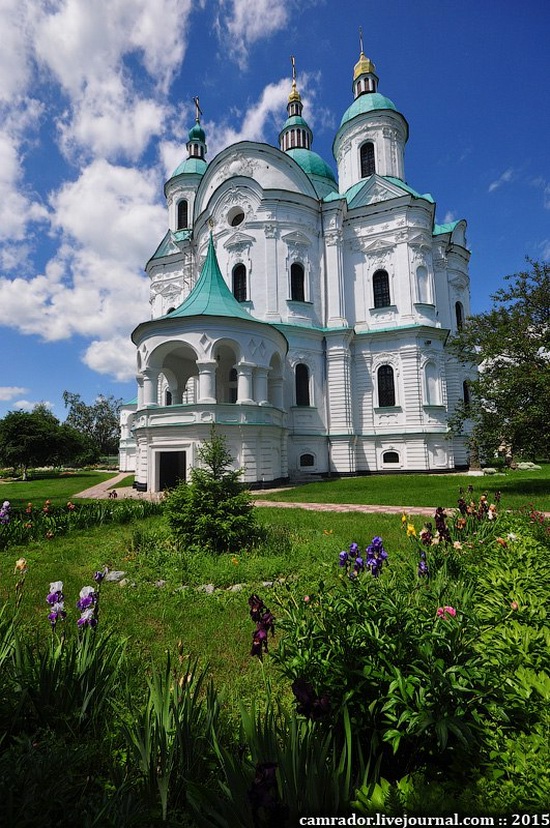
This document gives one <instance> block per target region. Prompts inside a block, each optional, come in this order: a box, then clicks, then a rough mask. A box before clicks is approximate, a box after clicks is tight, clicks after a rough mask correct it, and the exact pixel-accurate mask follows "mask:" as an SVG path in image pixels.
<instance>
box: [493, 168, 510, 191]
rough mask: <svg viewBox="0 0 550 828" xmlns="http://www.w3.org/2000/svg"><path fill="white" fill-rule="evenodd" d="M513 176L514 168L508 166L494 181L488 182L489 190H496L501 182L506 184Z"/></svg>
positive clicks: (500, 185)
mask: <svg viewBox="0 0 550 828" xmlns="http://www.w3.org/2000/svg"><path fill="white" fill-rule="evenodd" d="M513 178H514V170H513V168H512V167H509V168H508V169H507V170H505V171H504V172H503V173H502V175H500V176H499V177H498V178H497V179H496V180H495V181H493V182H491V184H489V192H490V193H493V192H494V191H495V190H498V188H499V187H502V185H503V184H508V183H509V182H510V181H512V179H513Z"/></svg>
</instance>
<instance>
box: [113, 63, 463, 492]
mask: <svg viewBox="0 0 550 828" xmlns="http://www.w3.org/2000/svg"><path fill="white" fill-rule="evenodd" d="M289 85H290V84H289ZM196 105H197V108H196V123H195V125H194V126H193V127H192V129H191V130H190V132H189V140H188V142H187V145H186V146H187V158H186V159H185V160H184V161H182V163H181V164H180V165H179V166H178V167H177V169H176V170H175V171H174V173H173V174H172V176H171V177H170V178H169V179H168V181H167V182H166V184H165V188H164V192H165V195H166V202H167V208H168V227H169V229H168V231H167V233H166V235H165V237H164V239H163V240H162V241H161V243H160V245H159V246H158V248H157V250H156V251H155V252H154V254H153V256H152V257H151V259H150V260H149V262H148V263H147V265H146V272H147V274H148V276H149V278H150V280H151V288H150V289H151V318H150V319H149V320H147V321H145V322H142V323H141V324H139V325H138V326H137V328H136V329H135V330H134V331H133V333H132V341H133V342H134V344H135V346H136V350H137V385H138V393H137V400H135V401H134V402H133V403H131V404H128V405H125V406H124V407H123V410H122V419H121V422H122V434H121V443H120V468H121V470H123V471H135V479H136V483H135V485H136V487H137V488H138V489H140V490H147V491H151V492H156V491H161V490H163V489H166V488H169V487H171V486H173V485H175V483H176V482H177V481H178V480H185V479H187V478H188V472H189V469H190V468H192V467H193V466H194V465H195V464H196V463H197V460H198V457H197V449H198V447H199V446H200V444H201V443H202V442H204V441H205V440H206V439H208V437H209V435H210V431H211V426H212V424H214V425H215V427H216V431H217V432H218V433H219V434H222V435H224V436H225V438H226V440H227V445H228V448H229V449H230V451H231V453H232V456H233V457H234V459H235V465H236V466H238V467H240V468H242V469H243V470H244V474H243V480H244V481H245V482H246V483H248V484H250V485H253V486H254V485H260V486H261V485H265V486H272V485H275V484H278V483H281V482H283V481H287V480H295V479H304V478H307V476H308V475H314V476H319V475H358V474H367V473H373V472H382V471H383V472H389V471H400V472H403V471H444V470H453V469H456V468H464V467H466V466H467V463H468V457H467V450H466V447H465V444H464V442H463V441H461V440H459V439H450V438H449V436H448V428H447V417H448V415H449V412H451V411H452V410H453V409H454V407H455V406H456V405H457V403H458V402H459V401H462V400H466V401H468V386H467V376H466V375H465V374H464V369H463V368H461V366H460V365H459V364H458V363H457V362H456V361H454V360H453V359H452V357H451V355H450V354H449V353H448V351H447V349H446V342H447V339H448V337H449V335H450V334H452V333H454V332H456V330H457V328H459V327H460V326H461V324H462V321H463V320H464V319H465V317H466V316H467V315H468V313H469V275H468V261H469V256H470V254H469V251H468V249H467V247H466V236H465V231H466V222H465V221H463V220H461V221H456V222H452V223H450V224H444V225H438V224H435V203H434V200H433V198H432V197H431V195H429V194H420V193H418V192H416V191H415V190H414V189H413V188H412V187H411V186H409V184H407V183H406V177H405V144H406V142H407V139H408V136H409V128H408V124H407V121H406V119H405V118H404V116H403V115H402V114H401V113H400V112H399V111H398V109H397V108H396V106H395V104H394V103H393V102H392V101H391V100H390V99H389V98H387V97H385V96H384V95H382V94H381V93H380V92H379V91H378V77H377V75H376V70H375V66H374V64H373V63H372V62H371V61H370V60H369V58H367V57H366V56H365V54H364V52H363V50H362V49H361V53H360V57H359V61H358V62H357V64H356V65H355V68H354V72H353V100H352V101H351V104H350V106H349V107H348V108H347V109H346V111H345V112H344V114H343V116H342V120H341V123H340V127H339V129H338V131H337V132H336V135H335V137H334V144H333V152H334V158H335V160H336V169H337V175H335V174H334V172H333V170H332V168H331V167H330V166H329V165H328V164H327V163H326V162H325V161H324V160H323V159H322V158H321V157H320V156H319V155H318V154H317V153H315V152H313V151H312V149H311V146H312V143H313V135H312V131H311V129H310V128H309V126H308V124H307V121H306V120H305V119H304V117H303V113H302V110H303V104H302V100H301V96H300V93H299V91H298V88H297V85H296V77H295V71H294V70H293V80H292V87H291V90H290V94H289V98H288V106H287V111H288V117H287V120H286V122H285V123H284V125H283V127H282V130H281V132H280V134H279V146H278V147H274V146H271V145H269V144H263V143H257V142H252V141H242V142H240V143H237V144H235V145H233V146H230V147H227V148H226V149H224V150H223V151H222V152H220V153H219V154H218V155H217V156H216V157H215V158H213V159H212V160H210V161H208V162H207V160H206V155H207V145H206V135H205V132H204V129H203V128H202V126H201V123H200V114H201V113H200V109H199V106H198V100H197V101H196ZM306 114H307V113H306Z"/></svg>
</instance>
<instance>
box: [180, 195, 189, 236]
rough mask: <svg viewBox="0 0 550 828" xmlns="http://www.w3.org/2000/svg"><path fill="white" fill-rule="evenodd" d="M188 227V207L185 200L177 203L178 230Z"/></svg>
mask: <svg viewBox="0 0 550 828" xmlns="http://www.w3.org/2000/svg"><path fill="white" fill-rule="evenodd" d="M188 226H189V216H188V205H187V201H186V199H185V198H182V200H181V201H180V202H178V230H185V228H186V227H188Z"/></svg>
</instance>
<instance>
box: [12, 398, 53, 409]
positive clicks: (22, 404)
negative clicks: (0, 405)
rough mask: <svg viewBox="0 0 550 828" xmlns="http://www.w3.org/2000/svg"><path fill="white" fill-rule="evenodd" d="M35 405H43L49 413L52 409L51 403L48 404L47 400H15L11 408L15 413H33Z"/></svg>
mask: <svg viewBox="0 0 550 828" xmlns="http://www.w3.org/2000/svg"><path fill="white" fill-rule="evenodd" d="M37 405H43V406H44V407H45V408H47V409H48V410H49V411H51V410H52V408H53V407H54V406H53V403H51V402H49V400H35V401H32V400H17V402H15V403H14V404H13V408H14V410H17V411H34V409H35V408H36V406H37Z"/></svg>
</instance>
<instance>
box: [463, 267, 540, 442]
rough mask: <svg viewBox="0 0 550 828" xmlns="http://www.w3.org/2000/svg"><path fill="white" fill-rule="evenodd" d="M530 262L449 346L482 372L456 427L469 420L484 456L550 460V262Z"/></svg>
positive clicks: (471, 387) (509, 280)
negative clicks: (500, 453) (504, 449)
mask: <svg viewBox="0 0 550 828" xmlns="http://www.w3.org/2000/svg"><path fill="white" fill-rule="evenodd" d="M527 262H528V265H529V267H528V269H527V270H525V271H522V272H521V273H515V274H513V275H510V276H507V277H506V282H507V285H506V286H505V287H503V288H501V289H500V290H498V291H497V292H496V293H495V294H493V295H492V297H491V299H492V300H493V306H492V308H491V309H490V310H489V311H486V312H485V313H480V314H476V315H475V316H472V317H470V318H469V319H467V320H466V322H465V324H464V325H463V327H462V329H461V330H460V331H459V333H458V335H457V336H456V337H455V338H454V340H453V341H452V342H451V347H452V349H453V351H454V353H455V355H456V356H457V357H458V359H459V360H460V361H461V362H462V363H464V364H470V365H477V366H478V367H479V371H478V374H477V378H476V379H474V380H473V381H472V382H471V383H470V385H469V389H470V402H469V404H464V405H462V406H460V408H459V410H458V411H457V412H456V414H455V416H454V417H453V419H452V421H451V427H452V428H453V429H454V431H455V432H456V431H460V430H461V429H463V428H464V425H465V422H466V421H467V420H469V421H470V423H471V425H472V433H471V440H472V442H473V443H474V444H475V445H477V447H479V451H480V453H481V456H482V457H483V456H484V457H485V458H490V457H492V456H493V455H494V452H496V451H498V450H499V448H501V447H504V446H507V447H508V449H509V450H511V452H513V453H514V454H518V455H520V456H524V457H526V458H529V459H535V458H536V457H538V458H541V457H545V458H546V457H548V456H550V416H549V415H550V264H549V263H548V262H535V261H532V260H530V259H527Z"/></svg>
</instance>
